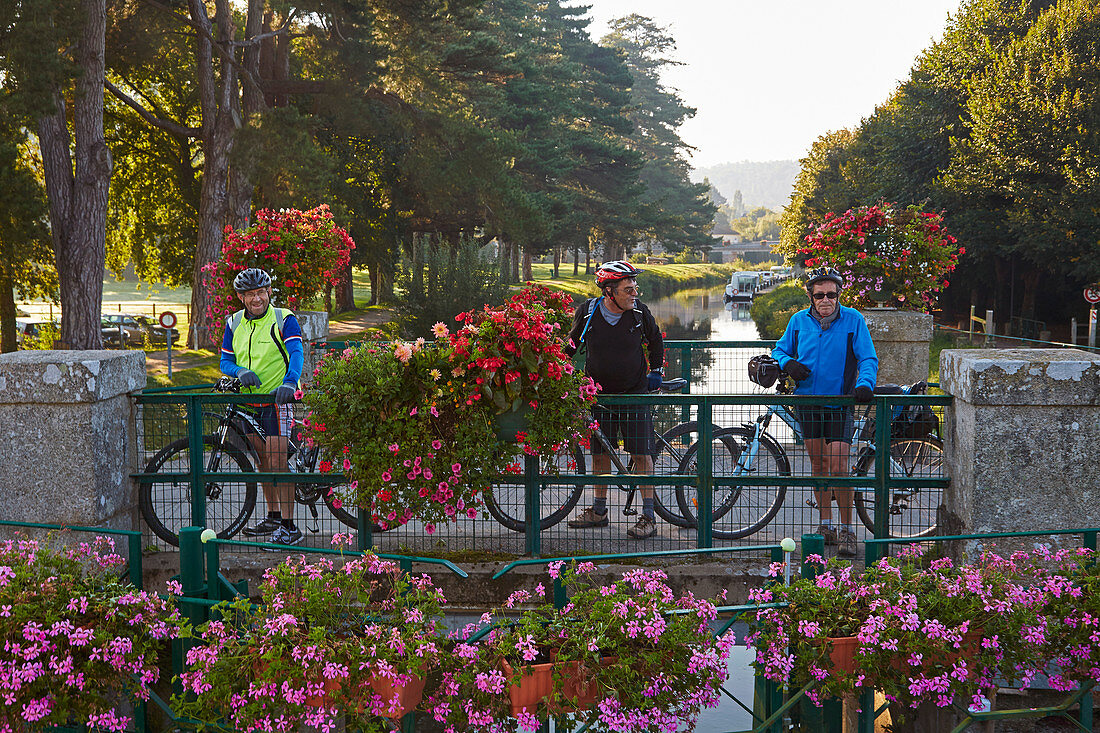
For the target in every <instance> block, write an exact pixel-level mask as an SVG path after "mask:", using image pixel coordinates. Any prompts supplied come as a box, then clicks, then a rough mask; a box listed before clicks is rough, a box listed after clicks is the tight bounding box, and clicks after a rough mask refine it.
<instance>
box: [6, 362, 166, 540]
mask: <svg viewBox="0 0 1100 733" xmlns="http://www.w3.org/2000/svg"><path fill="white" fill-rule="evenodd" d="M145 383H146V382H145V354H144V353H143V352H141V351H123V352H119V351H22V352H17V353H13V354H3V355H0V423H2V424H3V425H5V426H7V428H8V430H9V431H10V436H11V437H10V439H9V441H8V444H7V445H8V447H9V450H10V453H9V455H7V456H5V457H4V460H0V495H2V496H3V503H2V506H3V510H2V513H0V516H2V518H3V519H8V520H15V521H26V522H41V523H46V524H66V525H77V526H91V527H110V528H113V529H133V528H136V527H137V524H136V521H137V513H136V506H137V505H136V496H135V494H134V491H133V487H132V485H131V481H130V476H129V474H130V472H131V470H132V468H131V463H132V457H133V456H134V455H135V454H136V449H135V445H136V444H135V431H134V405H133V401H132V400H131V399H130V396H129V393H131V392H134V391H136V390H139V389H142V388H144V387H145Z"/></svg>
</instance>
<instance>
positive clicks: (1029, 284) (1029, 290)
mask: <svg viewBox="0 0 1100 733" xmlns="http://www.w3.org/2000/svg"><path fill="white" fill-rule="evenodd" d="M1041 278H1042V273H1041V272H1040V271H1039V270H1038V269H1035V268H1025V269H1024V273H1023V275H1021V276H1020V279H1021V280H1023V285H1024V293H1023V297H1022V298H1021V299H1020V315H1021V316H1022V317H1023V318H1030V319H1034V318H1035V302H1036V300H1037V299H1038V297H1039V281H1040V279H1041Z"/></svg>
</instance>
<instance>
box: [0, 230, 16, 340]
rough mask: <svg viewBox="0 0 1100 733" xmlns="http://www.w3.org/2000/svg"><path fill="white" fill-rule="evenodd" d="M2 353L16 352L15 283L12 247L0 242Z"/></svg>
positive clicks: (0, 335) (0, 336) (0, 332)
mask: <svg viewBox="0 0 1100 733" xmlns="http://www.w3.org/2000/svg"><path fill="white" fill-rule="evenodd" d="M0 255H2V257H0V353H4V354H8V353H11V352H12V351H15V350H16V348H17V344H16V341H15V291H14V288H15V282H14V277H13V274H12V267H11V263H12V262H14V261H15V258H14V257H13V256H12V252H11V245H9V244H7V243H5V242H0Z"/></svg>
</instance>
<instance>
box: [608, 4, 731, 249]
mask: <svg viewBox="0 0 1100 733" xmlns="http://www.w3.org/2000/svg"><path fill="white" fill-rule="evenodd" d="M600 42H601V44H602V45H604V46H607V47H609V48H614V49H616V50H618V51H620V52H622V54H623V56H624V59H625V61H626V65H627V67H628V68H629V69H630V74H631V77H632V78H633V86H632V87H631V90H630V109H629V111H628V112H627V119H629V120H630V121H631V122H632V123H633V125H634V130H633V132H631V133H630V136H629V137H630V142H631V145H632V147H633V148H634V149H635V150H637V151H638V152H639V153H640V154H641V156H642V160H643V161H644V165H643V167H642V171H641V176H640V179H641V182H642V184H643V186H644V193H643V194H642V199H641V200H642V204H643V208H642V212H641V213H642V215H643V217H644V219H643V222H642V223H643V229H642V233H643V234H644V235H645V236H647V237H649V238H651V239H654V240H656V241H658V242H661V243H662V244H664V246H665V247H666V248H668V249H671V250H680V249H684V248H689V249H706V248H708V247H709V246H710V245H711V243H712V239H711V236H710V231H711V227H712V226H713V223H714V215H715V212H716V211H717V205H716V202H714V201H712V199H711V196H710V195H709V192H710V188H711V187H710V184H709V182H707V183H699V184H696V183H692V182H691V180H690V178H689V173H690V166H689V165H688V162H687V159H686V157H685V156H686V155H687V154H688V153H689V152H690V150H691V148H690V146H688V145H687V144H686V143H685V142H684V141H683V140H682V139H681V138H680V133H679V129H680V127H681V126H682V125H683V123H684V121H685V120H687V119H689V118H691V117H693V116H694V115H695V109H694V108H693V107H689V106H687V105H686V104H684V102H683V100H681V99H680V97H679V95H678V94H677V93H676V92H675V90H671V89H668V88H666V87H665V86H664V84H662V82H661V78H660V77H661V72H662V70H664V69H665V68H666V67H668V66H676V65H679V64H680V62H678V61H675V60H674V59H672V58H671V57H670V54H671V53H672V52H674V51H675V50H676V40H675V39H674V38H673V37H672V35H671V34H669V33H668V31H667V29H665V28H661V27H660V26H658V25H657V24H656V23H654V22H653V20H652V19H650V18H647V17H644V16H641V15H637V14H632V15H628V16H626V17H624V18H618V19H615V20H613V21H612V22H611V32H610V33H608V34H607V35H606V36H604V37H603V38H602V39H601V41H600Z"/></svg>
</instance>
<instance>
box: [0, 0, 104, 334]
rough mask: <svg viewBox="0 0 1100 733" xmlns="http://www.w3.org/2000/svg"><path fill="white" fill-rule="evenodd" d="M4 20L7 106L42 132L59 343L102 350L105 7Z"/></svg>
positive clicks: (44, 2) (49, 10) (44, 3)
mask: <svg viewBox="0 0 1100 733" xmlns="http://www.w3.org/2000/svg"><path fill="white" fill-rule="evenodd" d="M0 13H3V14H2V15H0V29H3V30H4V31H5V32H4V33H3V34H2V35H0V75H2V76H3V77H4V78H5V93H4V97H3V105H4V107H5V108H6V109H7V110H8V111H9V112H11V113H13V114H15V116H16V117H19V118H25V119H34V120H35V121H36V124H37V131H38V140H39V147H40V150H41V153H42V166H43V173H44V177H45V183H46V194H47V199H48V202H49V220H50V235H51V238H52V241H53V251H54V255H55V258H56V263H57V272H58V276H59V292H60V298H61V309H62V316H61V339H60V340H61V342H62V343H63V344H64V345H65V346H66V347H67V348H72V349H98V348H100V347H101V346H102V343H103V341H102V334H101V332H100V313H99V311H100V306H101V303H102V301H103V273H104V252H105V235H106V217H107V200H108V191H109V187H110V178H111V154H110V151H109V150H108V149H107V145H106V142H105V141H104V135H103V82H104V53H105V51H104V47H105V33H106V17H107V9H106V0H80V2H76V1H75V0H65V1H61V2H58V1H57V0H25V1H24V2H21V3H16V4H10V3H9V4H6V5H5V6H4V10H2V11H0Z"/></svg>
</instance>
